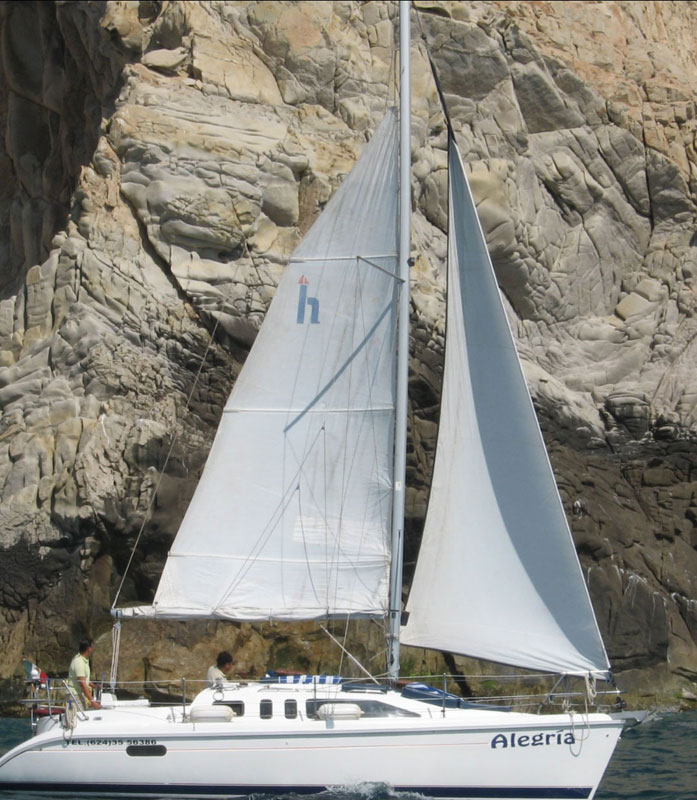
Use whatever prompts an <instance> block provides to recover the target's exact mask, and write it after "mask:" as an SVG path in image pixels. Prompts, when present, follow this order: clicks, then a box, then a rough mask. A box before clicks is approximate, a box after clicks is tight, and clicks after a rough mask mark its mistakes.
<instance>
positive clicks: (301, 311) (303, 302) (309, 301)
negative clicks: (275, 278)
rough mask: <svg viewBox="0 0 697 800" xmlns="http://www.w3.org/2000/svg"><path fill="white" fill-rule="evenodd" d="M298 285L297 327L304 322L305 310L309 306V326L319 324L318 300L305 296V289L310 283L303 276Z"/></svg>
mask: <svg viewBox="0 0 697 800" xmlns="http://www.w3.org/2000/svg"><path fill="white" fill-rule="evenodd" d="M298 283H299V284H300V296H299V297H298V320H297V321H298V325H302V324H303V323H304V322H305V308H306V307H307V306H310V308H311V312H310V324H311V325H315V324H317V323H318V322H319V300H318V299H317V298H316V297H308V296H307V287H308V285H309V283H310V281H308V279H307V278H306V277H305V276H304V275H303V276H302V277H301V278H300V280H299V281H298Z"/></svg>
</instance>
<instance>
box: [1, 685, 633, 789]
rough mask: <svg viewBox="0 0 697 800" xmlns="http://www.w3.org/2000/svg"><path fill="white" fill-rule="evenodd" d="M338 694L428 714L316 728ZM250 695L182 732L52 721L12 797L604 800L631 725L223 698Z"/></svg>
mask: <svg viewBox="0 0 697 800" xmlns="http://www.w3.org/2000/svg"><path fill="white" fill-rule="evenodd" d="M279 690H280V691H279ZM330 696H331V697H332V698H335V699H336V700H337V701H338V702H340V701H343V702H344V703H346V702H351V703H354V702H355V703H356V704H361V703H362V702H365V703H367V704H368V705H370V704H371V703H374V702H375V701H376V700H377V701H378V702H379V703H382V704H386V705H388V706H390V707H392V708H393V709H397V710H401V711H402V712H411V713H412V714H418V716H396V717H394V716H378V717H367V716H363V717H362V718H358V719H328V720H320V719H311V718H308V716H307V714H306V708H307V705H306V702H307V700H310V701H312V699H313V698H328V697H330ZM214 697H215V698H217V699H218V700H220V698H221V697H223V693H222V692H218V693H217V694H215V695H214V693H213V691H211V690H208V691H205V692H203V693H201V695H199V696H198V697H197V698H196V700H195V701H194V703H193V704H192V705H191V706H189V707H188V709H187V711H188V712H191V711H192V710H193V709H195V708H198V709H202V708H205V707H206V706H207V707H209V708H210V707H211V703H212V702H213V698H214ZM240 698H243V699H244V702H245V714H244V716H242V717H235V718H234V719H232V720H230V721H222V722H221V721H217V722H216V721H205V722H191V721H182V710H183V709H182V707H181V706H179V707H171V708H151V707H129V706H123V707H122V706H119V705H117V706H116V707H115V708H113V709H106V710H103V711H101V712H99V711H92V712H89V713H88V714H87V719H85V720H79V721H78V722H77V724H76V726H75V728H74V729H73V730H72V731H70V730H65V729H64V728H62V727H61V725H60V723H58V722H56V723H55V724H53V723H51V722H48V723H46V724H45V725H44V727H45V728H48V729H47V730H44V731H43V732H41V733H39V734H38V735H37V736H35V737H34V738H33V739H31V740H30V741H28V742H25V743H24V744H22V745H20V746H18V747H17V748H15V749H14V750H13V751H11V752H10V753H8V754H7V755H6V756H4V757H3V758H2V759H0V788H12V789H15V790H33V791H41V790H44V791H51V792H52V793H55V792H60V791H64V792H70V793H73V794H74V793H79V792H86V793H98V792H104V793H111V794H113V793H120V792H123V793H129V794H149V793H150V794H159V795H162V794H167V793H171V794H193V795H227V796H230V795H245V794H250V793H274V794H276V793H288V792H295V793H299V794H300V793H303V794H305V793H313V792H318V791H322V790H324V789H325V788H330V787H337V786H352V785H356V784H361V783H365V782H369V783H378V784H388V785H390V786H393V787H394V788H395V789H397V790H400V791H410V792H418V793H421V794H424V795H426V796H430V797H457V798H489V797H496V798H527V799H528V800H534V799H535V798H539V799H540V800H543V798H544V800H549V798H592V797H593V795H594V793H595V791H596V789H597V787H598V784H599V783H600V780H601V778H602V775H603V772H604V770H605V767H606V766H607V763H608V761H609V759H610V757H611V755H612V752H613V750H614V748H615V745H616V743H617V740H618V738H619V736H620V732H621V730H622V727H623V725H624V723H625V721H626V720H624V719H623V718H622V715H607V714H590V715H588V716H585V715H584V716H583V717H582V716H581V715H575V716H574V717H573V718H571V717H570V716H569V715H568V714H563V715H536V714H520V713H514V712H506V711H496V710H487V709H476V708H463V709H460V708H456V709H446V711H445V715H443V712H442V709H440V708H438V707H437V706H434V705H430V704H426V703H423V702H421V701H415V700H411V699H406V698H403V697H402V696H401V695H400V694H399V693H398V692H389V693H387V694H380V695H378V696H377V697H376V694H375V693H366V692H359V693H353V692H352V693H341V692H340V691H338V690H337V689H322V690H317V692H316V693H315V692H314V691H313V690H312V689H311V688H310V689H303V688H286V687H283V688H281V687H277V686H276V687H273V688H270V687H268V686H264V685H260V684H251V685H250V686H247V687H243V688H240V689H238V690H232V691H231V690H227V689H226V691H225V693H224V699H225V700H226V701H227V700H232V699H234V700H235V701H238V702H239V699H240ZM269 698H271V699H272V701H273V717H272V718H271V719H261V718H260V716H259V711H258V709H259V702H260V699H269ZM286 700H295V701H296V703H297V707H298V711H299V712H300V713H299V714H298V716H297V718H295V719H286V718H285V716H284V707H285V706H284V704H285V701H286ZM366 707H368V706H366ZM255 710H256V714H255V713H254V711H255Z"/></svg>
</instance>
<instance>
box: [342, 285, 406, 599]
mask: <svg viewBox="0 0 697 800" xmlns="http://www.w3.org/2000/svg"><path fill="white" fill-rule="evenodd" d="M356 293H357V298H356V307H357V308H358V309H359V311H360V318H361V322H362V327H363V330H365V329H366V320H365V305H364V302H363V297H364V287H363V281H362V280H361V273H360V270H358V271H357V277H356ZM383 346H384V340H383ZM380 363H381V352H378V353H377V354H376V356H375V358H374V359H373V374H371V372H370V365H369V364H366V372H367V374H366V381H365V384H366V386H367V391H368V403H367V405H368V406H369V407H370V406H372V405H373V402H372V398H373V387H374V377H375V374H374V371H375V370H377V368H378V366H379V364H380ZM391 412H392V415H394V408H392V409H391ZM364 423H367V425H369V434H368V435H369V436H370V440H371V442H372V445H373V464H374V465H378V464H379V457H378V438H377V434H376V419H375V415H374V414H366V415H364V417H363V422H361V421H359V422H358V427H357V432H358V433H361V431H362V429H363V426H364ZM348 425H349V418H348V417H347V418H346V429H347V430H346V433H347V437H348ZM357 457H358V451H357V450H356V449H354V451H353V455H352V457H351V458H350V460H349V461H347V458H348V452H347V451H346V450H345V451H344V459H343V475H344V481H343V485H344V491H343V492H342V496H341V498H342V502H341V515H340V516H341V517H342V518H343V506H344V502H345V499H346V493H347V491H348V486H349V484H350V476H351V474H352V473H353V470H354V464H355V461H356V459H357ZM368 511H369V509H368V506H367V504H366V506H365V507H364V509H363V519H362V525H361V542H362V541H363V538H364V536H365V522H366V517H367V516H368ZM337 551H338V552H339V553H341V552H343V551H342V548H341V542H340V541H339V538H338V537H337V541H336V545H335V556H336V553H337ZM336 563H337V569H338V561H337V562H336ZM355 569H356V568H355V567H354V570H355ZM356 577H357V579H358V580H359V582H360V583H361V584H362V585H363V586H364V588H366V589H368V588H369V587H368V586H366V584H365V582H364V581H363V580H362V577H361V574H360V572H358V571H356ZM335 591H338V584H335Z"/></svg>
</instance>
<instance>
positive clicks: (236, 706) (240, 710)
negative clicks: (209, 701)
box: [213, 700, 244, 717]
mask: <svg viewBox="0 0 697 800" xmlns="http://www.w3.org/2000/svg"><path fill="white" fill-rule="evenodd" d="M213 705H214V706H227V707H228V708H231V709H232V710H233V711H234V712H235V716H236V717H243V716H244V703H243V702H242V701H241V700H214V701H213Z"/></svg>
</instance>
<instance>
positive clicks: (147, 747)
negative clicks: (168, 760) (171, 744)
mask: <svg viewBox="0 0 697 800" xmlns="http://www.w3.org/2000/svg"><path fill="white" fill-rule="evenodd" d="M166 753H167V748H166V747H165V746H164V745H163V744H129V745H128V747H127V748H126V754H127V755H129V756H141V757H142V756H164V755H166Z"/></svg>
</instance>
